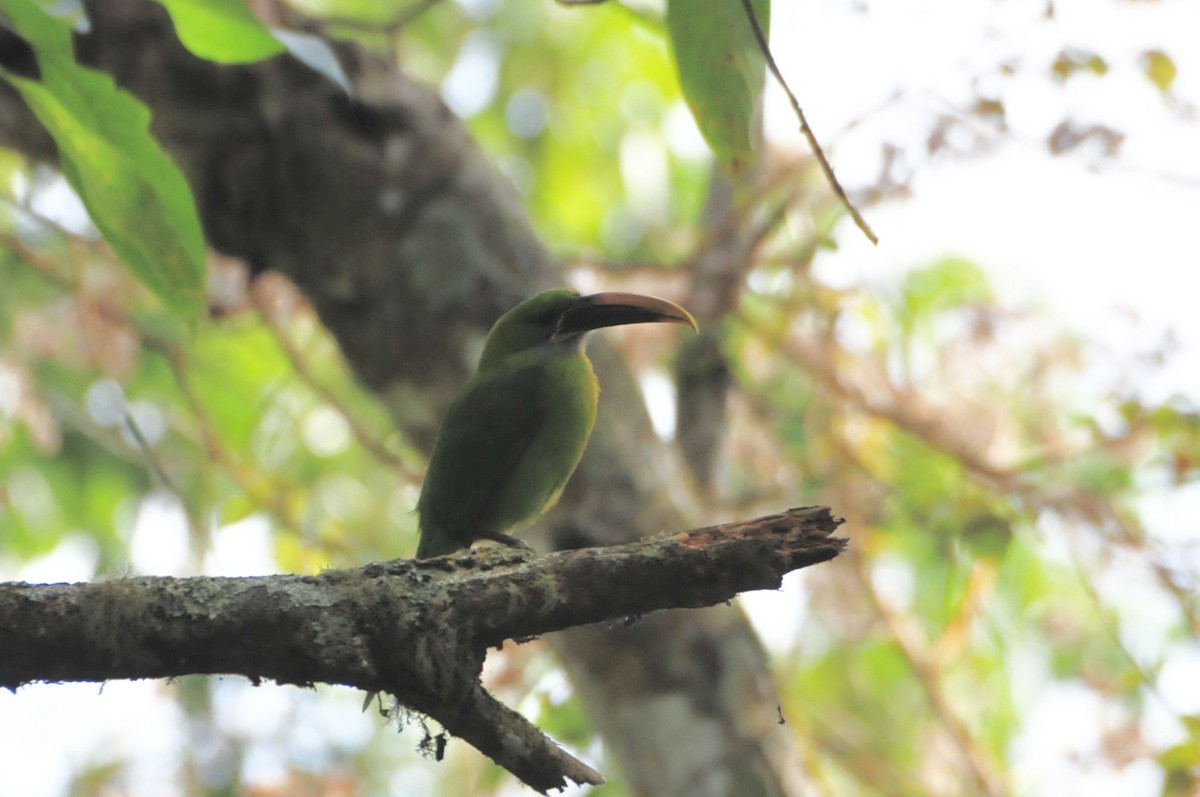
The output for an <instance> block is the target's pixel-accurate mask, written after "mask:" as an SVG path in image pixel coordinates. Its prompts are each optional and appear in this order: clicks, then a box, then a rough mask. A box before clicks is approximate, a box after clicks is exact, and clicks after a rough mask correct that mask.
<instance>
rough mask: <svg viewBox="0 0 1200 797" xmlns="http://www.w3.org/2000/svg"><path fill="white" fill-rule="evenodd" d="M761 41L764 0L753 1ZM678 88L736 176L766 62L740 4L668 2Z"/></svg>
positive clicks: (766, 16)
mask: <svg viewBox="0 0 1200 797" xmlns="http://www.w3.org/2000/svg"><path fill="white" fill-rule="evenodd" d="M751 4H752V6H753V8H754V13H755V16H756V17H757V19H758V24H759V27H760V28H761V29H762V32H763V36H764V38H765V37H766V36H767V31H768V30H769V22H770V9H771V6H770V2H769V0H752V3H751ZM667 30H668V32H669V33H670V36H671V45H672V47H673V49H674V51H675V64H676V67H677V68H678V70H679V83H680V86H681V87H682V88H683V95H684V97H685V98H686V99H687V103H688V106H689V107H690V108H691V109H692V115H693V116H695V118H696V124H697V126H698V127H699V128H700V132H701V133H702V134H703V135H704V139H705V141H707V142H708V145H709V146H710V147H711V148H712V150H713V153H714V154H715V155H716V156H717V159H718V160H720V161H721V162H722V163H724V164H726V165H727V166H729V167H730V168H732V169H734V170H737V169H740V168H742V167H744V166H746V165H747V164H748V163H749V162H750V160H751V158H752V157H753V154H754V140H755V136H754V133H753V130H752V125H753V120H754V112H755V109H756V107H757V105H758V101H759V95H761V94H762V87H763V78H764V66H765V63H766V60H765V59H764V57H763V54H762V50H761V48H760V47H759V43H758V40H757V38H756V37H755V35H754V29H753V28H752V27H751V25H750V20H749V19H748V18H747V16H746V9H745V8H744V6H743V4H742V2H741V0H719V2H712V0H668V3H667Z"/></svg>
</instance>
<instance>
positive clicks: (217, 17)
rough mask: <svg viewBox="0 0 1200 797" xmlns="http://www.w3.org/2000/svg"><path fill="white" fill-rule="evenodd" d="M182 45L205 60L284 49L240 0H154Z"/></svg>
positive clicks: (253, 57) (231, 60)
mask: <svg viewBox="0 0 1200 797" xmlns="http://www.w3.org/2000/svg"><path fill="white" fill-rule="evenodd" d="M158 1H159V2H160V3H161V4H162V5H163V6H164V7H165V8H166V9H167V13H169V14H170V15H171V22H173V23H174V24H175V33H176V35H177V36H179V41H181V42H182V43H183V46H184V47H186V48H188V49H189V50H191V51H192V52H193V53H195V54H196V55H198V56H200V57H201V58H204V59H205V60H208V61H216V62H218V63H222V64H244V63H250V62H252V61H262V60H263V59H266V58H270V57H271V56H273V55H279V54H280V53H282V52H283V51H284V46H283V43H282V42H280V41H279V40H278V39H276V38H275V37H274V36H273V35H271V31H270V30H268V29H267V28H266V26H264V25H263V24H262V23H261V22H259V21H258V18H257V17H255V16H254V14H252V13H250V9H249V8H247V6H246V3H245V2H244V0H158Z"/></svg>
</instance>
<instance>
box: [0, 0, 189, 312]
mask: <svg viewBox="0 0 1200 797" xmlns="http://www.w3.org/2000/svg"><path fill="white" fill-rule="evenodd" d="M5 8H6V10H7V12H8V15H9V17H10V19H11V20H12V22H13V24H14V26H15V27H16V29H17V31H18V32H19V33H20V34H21V35H22V36H24V37H25V38H26V39H27V40H28V41H29V42H30V44H32V45H33V47H34V50H35V51H36V53H37V58H38V66H39V69H40V73H41V79H40V80H29V79H26V78H20V77H17V76H15V75H13V74H11V73H7V72H0V74H3V75H4V77H5V79H7V80H8V82H9V83H11V84H12V85H13V86H14V87H15V88H16V89H17V90H18V91H19V92H20V93H21V96H22V97H23V98H24V100H25V102H26V103H27V104H28V105H29V107H30V108H31V109H32V110H33V112H34V113H35V114H36V115H37V117H38V119H39V120H40V121H41V123H42V124H43V125H44V126H45V127H46V129H47V131H49V133H50V134H51V136H53V137H54V141H55V143H56V144H57V145H58V152H59V159H60V161H61V166H62V170H63V174H64V175H65V176H66V178H67V180H68V181H69V182H70V183H71V186H72V187H73V188H74V189H75V191H76V193H78V194H79V197H80V199H82V200H83V204H84V206H85V207H86V208H87V210H88V214H89V215H90V216H91V218H92V221H94V222H95V224H96V226H97V227H99V228H100V231H101V232H102V233H103V234H104V237H105V238H106V239H107V240H108V241H109V243H110V244H112V247H113V249H115V250H116V251H117V252H118V254H120V256H121V258H122V259H123V260H124V261H125V263H126V264H127V265H128V266H129V268H130V269H131V270H132V271H133V272H134V274H136V275H137V277H138V279H140V280H141V281H142V282H143V283H144V284H145V285H147V286H148V287H149V288H151V289H152V290H154V292H155V293H157V294H158V295H159V296H160V297H162V298H163V299H164V300H165V301H166V302H167V303H168V304H169V305H170V306H171V307H172V309H173V310H174V311H175V312H176V313H177V314H178V315H180V316H182V317H184V318H187V319H191V318H194V317H195V316H197V315H198V314H199V312H200V310H201V308H202V307H203V303H204V289H205V286H204V279H205V277H204V272H205V267H204V237H203V235H202V233H201V231H200V221H199V219H198V218H197V216H196V208H195V204H194V202H193V200H192V194H191V191H190V189H189V188H188V185H187V182H186V181H185V180H184V178H183V175H182V174H181V173H180V172H179V170H178V169H177V168H176V167H175V164H173V163H172V162H171V159H170V158H169V157H167V155H166V153H165V152H163V150H162V148H161V147H160V146H159V145H158V142H156V141H155V140H154V139H153V137H151V135H150V131H149V125H150V112H149V111H148V110H147V109H146V107H145V106H144V105H142V104H141V103H140V102H138V101H137V100H136V99H134V97H133V96H132V95H131V94H129V93H127V92H125V91H123V90H121V89H119V88H117V87H116V85H115V84H114V83H113V81H112V78H110V77H108V76H107V75H105V74H103V73H102V72H97V71H95V70H92V69H87V68H85V67H81V66H79V65H78V64H76V63H75V60H74V54H73V53H74V51H73V48H72V44H71V32H70V29H69V28H68V27H67V25H66V24H65V23H63V22H61V21H59V20H57V19H54V18H53V17H51V16H49V15H48V14H46V13H45V12H43V11H42V10H41V9H40V8H38V7H37V6H36V5H35V4H34V3H32V2H30V0H10V2H7V3H6V4H5Z"/></svg>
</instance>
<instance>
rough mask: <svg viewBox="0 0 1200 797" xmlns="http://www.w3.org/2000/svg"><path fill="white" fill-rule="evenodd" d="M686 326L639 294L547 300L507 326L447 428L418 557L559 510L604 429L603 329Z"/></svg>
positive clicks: (496, 330) (500, 327) (684, 319)
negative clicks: (599, 367) (595, 336)
mask: <svg viewBox="0 0 1200 797" xmlns="http://www.w3.org/2000/svg"><path fill="white" fill-rule="evenodd" d="M656 322H665V323H674V324H686V325H688V326H690V327H692V329H696V321H695V319H693V318H692V316H691V314H689V313H688V311H687V310H684V309H683V308H682V307H679V306H678V305H675V304H672V303H671V302H668V301H666V300H665V299H656V298H654V297H652V296H642V295H641V294H636V293H595V294H592V295H590V296H581V295H579V293H578V292H577V291H573V290H570V289H568V288H556V289H554V290H550V291H545V292H544V293H539V294H537V295H536V296H533V297H531V298H529V299H526V300H525V301H523V302H521V303H520V304H518V305H517V306H516V307H514V308H512V309H511V310H509V311H508V312H507V313H505V314H504V315H503V316H501V317H500V320H498V321H497V322H496V323H495V325H494V326H493V327H492V329H491V332H489V333H488V336H487V341H486V343H485V344H484V347H483V355H482V356H481V357H480V359H479V367H478V370H477V371H476V373H475V376H474V377H472V379H471V381H470V382H468V383H467V386H466V388H465V389H464V390H463V392H462V394H461V395H459V397H458V398H457V399H455V401H454V403H453V404H452V405H451V406H450V410H449V412H448V413H447V414H446V418H445V420H444V421H443V422H442V428H441V431H440V432H439V433H438V437H437V442H436V443H435V444H434V447H433V454H432V455H431V456H430V459H429V469H428V471H427V472H426V475H425V484H424V486H423V487H422V488H421V497H420V500H419V501H418V502H417V511H418V513H419V514H420V531H421V542H420V544H419V545H418V547H417V558H419V559H425V558H428V557H431V556H441V555H443V554H448V553H452V552H453V551H456V550H458V549H460V548H466V547H469V546H470V545H471V543H473V542H474V541H476V540H494V541H496V542H500V543H504V544H506V545H516V546H521V545H523V543H521V542H520V541H519V540H516V539H515V538H513V537H512V536H510V534H511V532H513V531H517V530H519V529H521V528H522V527H524V526H527V525H529V524H530V523H532V522H533V521H534V520H536V519H537V518H538V517H539V516H540V515H541V514H542V513H543V512H545V511H546V510H547V509H549V508H550V507H551V506H553V505H554V502H555V501H556V500H558V496H559V493H561V492H562V489H563V486H564V485H565V484H566V483H567V479H569V478H570V476H571V473H572V472H574V470H575V466H576V465H578V464H579V459H580V457H582V456H583V449H584V447H585V446H586V445H587V441H588V437H589V436H590V435H591V433H592V426H593V425H594V424H595V422H596V405H597V399H598V396H599V385H598V383H597V381H596V374H595V373H594V372H593V371H592V365H591V363H590V362H588V359H587V356H586V355H585V354H584V342H585V339H586V337H587V334H588V333H589V332H591V331H592V330H595V329H600V328H602V327H611V326H618V325H622V324H645V323H656Z"/></svg>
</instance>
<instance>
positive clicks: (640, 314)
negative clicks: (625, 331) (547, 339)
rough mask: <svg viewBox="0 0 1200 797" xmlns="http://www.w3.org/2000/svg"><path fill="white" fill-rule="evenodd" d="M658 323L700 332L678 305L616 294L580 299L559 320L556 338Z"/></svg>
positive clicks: (643, 297) (628, 294) (645, 297)
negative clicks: (591, 331) (683, 326)
mask: <svg viewBox="0 0 1200 797" xmlns="http://www.w3.org/2000/svg"><path fill="white" fill-rule="evenodd" d="M655 323H658V324H687V325H688V326H689V327H691V328H692V329H694V330H696V331H697V332H699V331H700V327H698V326H697V325H696V319H694V318H692V314H691V313H689V312H688V311H687V310H684V309H683V308H682V307H680V306H679V305H677V304H675V303H674V302H668V301H667V300H666V299H659V298H657V297H654V296H643V295H642V294H640V293H619V292H616V291H613V292H610V293H593V294H592V295H590V296H580V297H579V298H578V299H576V300H575V304H574V305H572V306H571V307H569V308H567V310H566V311H565V312H563V314H562V316H561V317H560V318H559V320H558V327H557V328H556V329H555V330H554V337H555V338H558V339H560V340H561V339H563V338H568V337H571V336H572V335H581V334H583V333H584V332H588V331H590V330H593V329H600V328H601V327H615V326H621V325H623V324H655Z"/></svg>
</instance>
